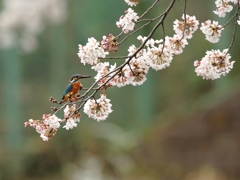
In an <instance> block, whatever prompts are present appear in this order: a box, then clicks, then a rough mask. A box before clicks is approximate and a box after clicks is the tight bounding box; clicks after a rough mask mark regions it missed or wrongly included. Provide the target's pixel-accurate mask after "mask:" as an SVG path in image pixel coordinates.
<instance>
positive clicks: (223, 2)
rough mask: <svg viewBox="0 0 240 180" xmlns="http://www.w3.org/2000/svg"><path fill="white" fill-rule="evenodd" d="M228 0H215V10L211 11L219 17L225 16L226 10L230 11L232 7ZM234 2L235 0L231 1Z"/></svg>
mask: <svg viewBox="0 0 240 180" xmlns="http://www.w3.org/2000/svg"><path fill="white" fill-rule="evenodd" d="M229 1H230V0H216V1H215V4H216V6H217V9H216V11H213V12H214V13H215V14H217V15H218V16H219V17H225V16H226V13H227V12H231V11H232V9H233V7H232V6H231V5H229V4H228V2H229ZM233 2H235V1H233Z"/></svg>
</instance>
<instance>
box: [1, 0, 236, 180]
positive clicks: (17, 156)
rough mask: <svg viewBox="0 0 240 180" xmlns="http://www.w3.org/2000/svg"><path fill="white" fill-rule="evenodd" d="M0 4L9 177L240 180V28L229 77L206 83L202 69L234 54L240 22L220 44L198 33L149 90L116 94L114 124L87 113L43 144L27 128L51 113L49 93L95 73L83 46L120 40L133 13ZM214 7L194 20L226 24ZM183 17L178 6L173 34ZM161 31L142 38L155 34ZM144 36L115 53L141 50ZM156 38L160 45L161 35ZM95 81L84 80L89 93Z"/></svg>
mask: <svg viewBox="0 0 240 180" xmlns="http://www.w3.org/2000/svg"><path fill="white" fill-rule="evenodd" d="M0 2H1V3H0V9H1V11H0V47H1V50H0V51H1V53H0V72H1V76H0V86H1V89H0V92H1V93H0V96H1V101H0V105H1V108H0V119H1V126H0V134H1V136H0V137H1V138H0V143H1V146H0V179H1V180H22V179H24V180H50V179H51V180H53V179H54V180H55V179H57V180H239V179H240V121H239V120H240V112H239V109H240V85H239V81H240V76H239V72H240V65H239V62H238V59H239V56H240V54H239V46H240V39H239V36H238V34H239V30H237V36H236V40H235V43H234V46H233V48H232V49H231V51H230V54H231V56H232V58H231V60H233V61H236V63H235V65H234V68H233V70H232V71H231V72H230V73H229V74H228V75H227V76H226V77H222V78H221V79H218V80H215V81H211V80H203V79H202V78H201V77H197V76H196V74H195V72H194V66H193V62H194V61H195V60H201V58H202V57H203V56H205V52H206V50H211V49H220V50H221V51H222V50H223V49H225V48H228V46H229V44H230V42H231V38H232V30H233V23H230V24H229V26H228V27H227V28H225V30H224V32H223V35H222V38H221V40H220V42H219V43H218V44H210V43H208V42H207V41H205V40H204V39H205V37H204V35H203V34H202V33H201V32H200V30H198V31H197V32H196V33H195V34H194V38H193V39H190V40H189V44H190V45H188V46H186V48H185V50H184V53H183V54H181V55H178V56H175V57H174V59H173V62H172V63H171V66H170V67H169V68H166V69H164V70H162V71H155V70H152V69H150V71H149V74H148V75H147V79H148V80H147V81H146V82H145V83H144V84H143V85H142V86H137V87H134V86H130V85H129V86H127V87H123V88H109V89H108V90H107V97H108V98H109V99H111V103H112V104H113V107H112V109H113V113H111V114H110V116H109V118H108V119H107V120H106V121H104V122H101V123H99V122H97V121H95V120H93V119H89V118H88V117H87V116H86V115H84V114H83V116H82V117H81V122H80V123H79V124H78V127H76V128H74V129H72V130H68V131H67V130H65V129H62V128H60V129H59V130H58V132H57V134H56V136H54V137H53V138H52V139H51V140H50V141H48V142H44V141H42V139H41V138H40V137H39V134H38V133H37V132H36V131H35V129H33V128H31V127H27V128H24V122H25V121H28V120H29V119H41V117H42V114H47V113H51V111H50V107H51V106H53V104H51V102H49V101H48V99H49V97H50V96H53V97H54V98H56V99H58V100H60V99H61V97H62V93H63V91H64V89H65V86H66V85H67V83H68V80H69V78H70V76H71V75H72V74H75V73H81V74H84V75H92V76H95V71H93V70H92V69H91V66H89V65H85V66H84V65H83V64H81V63H80V60H79V58H78V56H77V52H78V44H82V45H85V44H86V42H87V38H89V37H94V38H96V39H97V40H101V39H102V36H103V35H108V34H109V33H112V34H113V35H117V34H118V33H119V32H120V29H118V28H117V27H116V24H115V23H116V21H118V20H119V17H120V16H121V15H123V14H124V11H125V10H126V9H127V8H129V7H128V6H127V4H126V3H125V2H124V1H123V0H122V1H119V0H112V1H108V0H101V1H97V0H91V1H87V0H48V1H41V0H21V1H20V0H1V1H0ZM152 2H153V1H150V0H140V3H139V5H138V6H137V7H134V9H135V11H137V12H139V13H138V14H139V15H140V14H141V12H144V11H145V10H146V9H147V8H148V7H149V6H150V5H151V3H152ZM168 3H169V1H167V0H165V1H160V3H159V5H158V6H156V7H155V8H154V9H153V11H151V12H149V13H148V14H147V16H146V18H152V17H155V16H157V15H158V14H159V13H160V12H162V11H163V10H164V9H165V8H166V7H167V5H168ZM206 4H207V6H206ZM213 10H215V4H214V1H212V2H210V1H208V0H202V1H189V2H188V6H187V14H189V15H195V16H196V17H197V19H198V20H199V21H200V22H202V21H205V20H208V19H215V20H219V21H220V24H225V23H226V21H227V20H226V19H219V18H217V16H216V15H214V14H213V13H212V11H213ZM182 12H183V1H177V2H176V4H175V7H174V8H173V10H172V12H171V13H170V14H169V16H168V17H167V19H166V22H165V28H166V35H168V36H172V35H173V30H172V26H173V21H174V20H175V19H180V18H181V16H182ZM229 17H231V14H230V15H228V18H229ZM153 25H154V24H153ZM153 25H152V26H150V27H148V28H146V29H144V30H142V31H140V32H139V33H138V35H140V34H141V35H143V36H146V35H148V33H149V31H150V30H151V28H152V27H153ZM136 37H137V36H135V37H133V38H129V40H128V41H126V42H125V43H124V45H122V47H120V49H119V52H118V53H117V54H116V55H118V56H120V55H126V53H127V48H128V47H129V46H130V45H132V44H135V45H136V46H138V45H140V44H139V42H138V41H137V40H136ZM153 38H155V39H161V38H162V32H161V30H158V31H157V32H156V33H155V35H154V36H153ZM113 55H114V54H113ZM114 63H115V61H113V62H111V61H110V64H114ZM117 63H118V64H120V63H122V60H118V61H117ZM93 82H94V79H93V78H92V79H87V80H83V81H82V83H83V85H84V87H89V86H90V85H91V84H92V83H93ZM61 116H62V114H61V113H59V115H58V117H61Z"/></svg>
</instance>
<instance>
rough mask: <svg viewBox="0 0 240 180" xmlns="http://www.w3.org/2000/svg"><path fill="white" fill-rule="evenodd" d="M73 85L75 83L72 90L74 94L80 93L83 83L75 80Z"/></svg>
mask: <svg viewBox="0 0 240 180" xmlns="http://www.w3.org/2000/svg"><path fill="white" fill-rule="evenodd" d="M72 85H73V86H72V90H71V92H73V94H74V95H75V94H77V93H78V91H79V90H80V88H81V87H82V85H81V83H80V82H73V83H72Z"/></svg>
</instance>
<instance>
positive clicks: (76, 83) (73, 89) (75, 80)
mask: <svg viewBox="0 0 240 180" xmlns="http://www.w3.org/2000/svg"><path fill="white" fill-rule="evenodd" d="M90 77H91V76H83V75H81V74H74V75H72V76H71V78H70V83H69V84H68V85H67V87H66V89H65V91H64V93H63V97H62V100H61V101H60V104H62V103H64V102H66V101H68V100H69V101H72V98H76V97H75V95H76V94H77V93H78V91H80V90H82V87H83V86H82V84H81V82H80V79H83V78H90Z"/></svg>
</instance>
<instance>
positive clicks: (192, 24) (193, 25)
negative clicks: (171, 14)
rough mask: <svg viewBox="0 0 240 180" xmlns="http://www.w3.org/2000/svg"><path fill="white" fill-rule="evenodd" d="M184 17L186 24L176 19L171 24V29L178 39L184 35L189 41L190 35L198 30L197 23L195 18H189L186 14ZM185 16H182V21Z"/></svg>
mask: <svg viewBox="0 0 240 180" xmlns="http://www.w3.org/2000/svg"><path fill="white" fill-rule="evenodd" d="M185 16H186V22H185V21H179V20H178V19H176V20H175V21H174V22H173V23H174V25H173V29H174V31H175V33H176V34H178V35H179V36H180V37H182V36H183V35H184V38H186V39H191V38H192V34H193V33H194V32H195V31H196V30H197V29H198V25H199V21H198V20H196V17H195V16H189V15H188V14H186V15H185ZM185 16H184V15H182V19H183V20H185Z"/></svg>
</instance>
